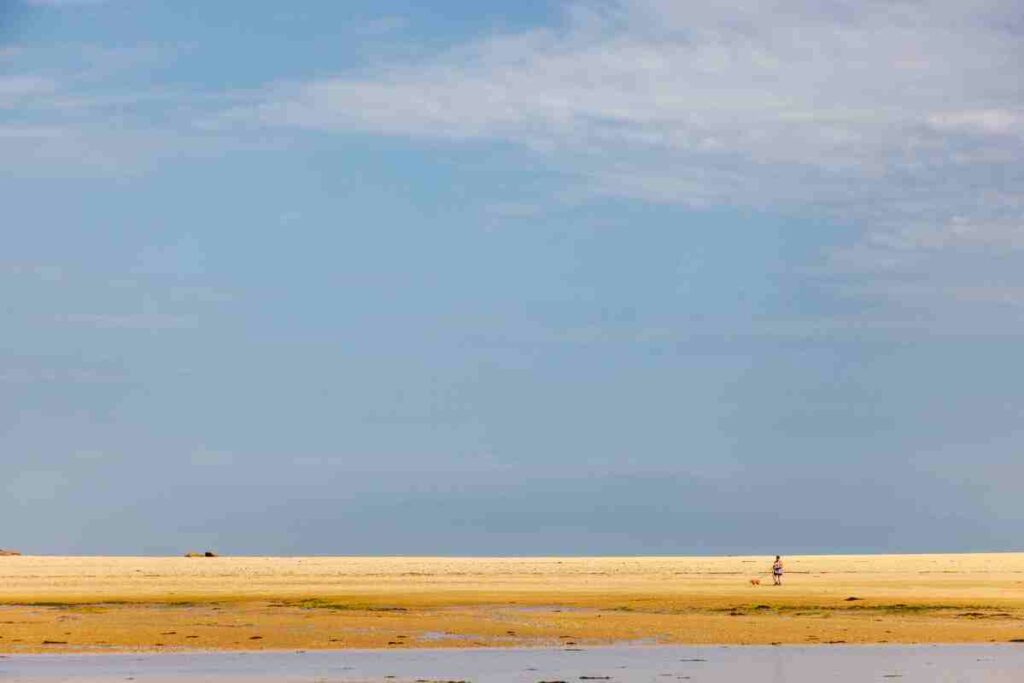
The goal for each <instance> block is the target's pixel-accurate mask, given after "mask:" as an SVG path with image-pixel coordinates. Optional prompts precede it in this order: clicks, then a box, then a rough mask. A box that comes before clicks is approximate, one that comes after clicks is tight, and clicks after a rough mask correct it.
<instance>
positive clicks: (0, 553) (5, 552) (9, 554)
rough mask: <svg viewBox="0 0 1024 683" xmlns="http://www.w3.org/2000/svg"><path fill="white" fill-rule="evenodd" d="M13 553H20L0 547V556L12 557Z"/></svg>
mask: <svg viewBox="0 0 1024 683" xmlns="http://www.w3.org/2000/svg"><path fill="white" fill-rule="evenodd" d="M15 555H21V553H20V552H18V551H17V550H4V549H3V548H0V557H13V556H15Z"/></svg>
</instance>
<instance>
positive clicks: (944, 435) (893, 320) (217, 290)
mask: <svg viewBox="0 0 1024 683" xmlns="http://www.w3.org/2000/svg"><path fill="white" fill-rule="evenodd" d="M0 160H2V164H0V207H2V211H0V238H2V240H0V245H2V248H0V519H3V520H4V523H3V524H2V525H0V547H6V548H16V549H19V550H21V551H23V552H30V553H44V554H125V555H142V554H179V553H182V552H185V551H189V550H206V549H214V550H217V551H219V552H222V553H228V554H251V555H277V554H304V555H358V554H389V555H453V554H460V555H618V554H649V555H666V554H734V553H740V554H748V553H749V554H757V553H759V554H776V553H782V554H789V553H813V552H819V553H827V552H929V551H938V552H946V551H949V552H952V551H981V550H1018V549H1022V544H1024V540H1022V538H1024V536H1022V535H1021V529H1022V528H1024V499H1022V498H1021V497H1020V495H1019V492H1020V482H1021V481H1022V480H1024V452H1022V448H1021V445H1022V441H1024V438H1022V437H1024V390H1022V386H1021V380H1022V378H1024V371H1022V370H1021V363H1020V354H1021V348H1022V347H1021V344H1022V342H1024V163H1022V162H1024V8H1022V6H1021V5H1020V3H1018V2H1016V0H966V1H964V0H900V1H898V2H893V1H891V0H886V1H884V2H883V1H875V0H829V1H827V2H821V1H812V0H770V1H768V2H761V3H749V2H741V1H739V0H735V1H732V0H728V1H724V2H715V3H703V2H689V1H687V0H567V1H565V2H553V1H546V0H520V1H519V2H515V3H477V2H461V1H456V0H431V2H413V0H372V1H370V0H365V1H364V0H345V1H343V2H339V1H331V0H295V1H294V2H287V3H284V2H274V1H268V2H251V1H248V0H221V1H218V2H209V0H173V1H172V0H0Z"/></svg>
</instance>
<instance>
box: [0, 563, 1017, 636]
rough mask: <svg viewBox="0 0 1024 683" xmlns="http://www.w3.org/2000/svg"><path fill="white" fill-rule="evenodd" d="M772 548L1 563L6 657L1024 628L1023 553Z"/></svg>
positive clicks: (978, 632)
mask: <svg viewBox="0 0 1024 683" xmlns="http://www.w3.org/2000/svg"><path fill="white" fill-rule="evenodd" d="M771 559H772V558H769V557H700V558H695V557H679V558H667V557H650V558H526V559H514V558H510V559H496V558H326V557H309V558H248V557H247V558H152V557H143V558H133V557H30V556H29V557H3V558H0V652H4V653H38V652H45V653H62V652H120V651H176V650H184V649H190V650H191V649H195V650H263V649H266V650H273V649H338V648H391V649H402V648H437V647H445V648H450V647H494V646H498V647H523V646H527V647H550V646H560V647H564V648H574V647H577V646H579V647H583V646H596V645H610V644H698V645H702V644H709V645H710V644H751V645H754V644H758V645H770V644H801V645H813V644H827V643H832V644H838V643H847V644H855V643H903V644H911V643H990V642H995V643H1005V642H1012V641H1015V640H1018V639H1024V554H1021V553H1003V554H970V555H874V556H806V557H800V556H791V557H786V558H785V560H786V569H787V573H786V576H785V582H784V585H783V586H782V587H774V586H771V585H770V584H771V579H770V577H769V576H768V569H769V567H770V563H771ZM755 578H759V579H761V585H760V586H754V585H752V584H751V579H755Z"/></svg>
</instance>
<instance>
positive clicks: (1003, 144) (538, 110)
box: [222, 0, 1024, 304]
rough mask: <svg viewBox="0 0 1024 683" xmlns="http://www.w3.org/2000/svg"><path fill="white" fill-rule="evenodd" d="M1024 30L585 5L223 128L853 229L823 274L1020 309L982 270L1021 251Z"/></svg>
mask: <svg viewBox="0 0 1024 683" xmlns="http://www.w3.org/2000/svg"><path fill="white" fill-rule="evenodd" d="M1022 29H1024V17H1022V14H1021V12H1020V10H1019V6H1017V5H1016V4H1015V3H1014V2H1012V1H1009V0H982V1H979V2H966V3H964V2H950V1H948V0H907V1H904V2H896V3H893V2H861V1H856V2H854V1H852V0H851V1H848V2H847V1H841V0H840V1H835V2H827V3H820V2H805V1H802V0H796V1H789V0H777V1H776V2H769V3H757V4H756V6H755V5H751V4H750V3H741V2H735V3H731V2H725V3H713V4H712V5H710V6H705V4H703V3H682V2H674V1H672V0H618V1H615V2H584V3H578V4H575V5H573V6H572V7H571V8H570V9H569V10H568V11H567V14H566V17H565V21H564V24H563V25H562V26H560V27H557V28H547V29H537V30H532V31H527V32H522V33H517V34H505V35H493V36H489V37H486V38H483V39H480V40H478V41H475V42H472V43H469V44H465V45H459V46H455V47H453V48H452V49H450V50H448V51H447V52H445V53H444V54H439V55H437V56H436V58H435V59H433V60H432V61H427V62H421V63H415V64H413V63H397V64H389V65H386V66H377V67H371V68H368V69H366V70H365V71H363V72H362V73H359V74H352V73H349V74H344V75H340V76H336V77H329V78H317V79H313V80H308V81H305V82H294V83H287V84H278V85H275V86H273V87H270V88H268V89H267V90H266V91H265V92H264V93H263V94H262V95H261V96H260V97H259V98H257V101H254V102H252V103H250V104H248V105H245V106H241V107H238V108H234V109H232V110H230V111H229V112H227V113H225V114H223V115H222V121H230V122H231V123H232V124H233V125H234V124H238V123H240V122H244V123H247V124H249V125H257V126H261V127H265V126H269V127H281V128H293V129H294V128H298V129H312V130H317V131H351V130H359V131H366V132H371V133H377V134H383V135H395V136H410V137H414V138H435V139H437V138H440V139H448V140H458V141H466V140H469V141H472V140H487V141H499V142H504V143H509V144H514V145H521V146H524V147H526V148H529V149H531V150H534V151H536V152H537V153H539V154H542V155H545V156H546V158H548V159H549V160H550V161H551V163H554V164H558V165H561V166H564V167H567V168H569V169H571V170H573V171H574V172H575V173H576V174H577V177H579V178H582V179H584V180H585V182H586V186H587V187H588V188H589V190H590V191H592V192H595V193H599V194H602V195H607V194H612V195H620V196H628V197H634V198H638V199H642V200H646V201H653V202H664V203H676V204H680V205H687V206H693V207H708V206H731V207H753V208H759V209H761V208H767V209H771V210H783V211H796V212H808V211H810V212H814V213H816V214H818V215H822V216H824V217H826V218H827V219H828V220H832V221H839V222H843V223H847V224H853V225H857V226H859V228H860V231H861V239H860V240H859V241H858V242H857V243H855V244H851V245H846V246H844V247H843V248H841V249H837V250H836V251H835V252H834V253H833V254H831V255H830V264H829V269H830V271H831V272H833V273H835V272H841V273H850V272H854V273H861V274H863V273H870V274H872V275H873V276H876V277H883V278H884V277H887V276H888V275H891V274H893V273H898V274H899V275H900V276H901V277H905V276H907V275H911V276H913V277H916V278H922V277H926V276H927V277H931V276H932V275H935V274H937V275H938V277H939V278H940V280H941V283H940V284H941V285H942V286H943V287H945V288H946V289H950V288H951V289H952V290H954V292H961V293H962V291H966V292H968V293H969V296H970V297H971V298H973V299H975V300H977V299H978V298H981V299H984V300H986V301H989V302H994V303H1005V300H1006V296H1007V293H1008V292H1012V293H1013V294H1012V297H1013V299H1014V300H1015V301H1024V300H1021V299H1018V298H1017V294H1016V291H1017V289H1018V288H1019V287H1020V286H1022V285H1024V280H1017V279H1014V278H1010V280H1011V281H1002V280H1000V281H998V282H992V281H991V280H986V279H984V278H982V279H980V280H979V273H978V270H977V263H976V261H977V256H978V255H979V254H980V255H982V256H983V257H984V256H991V255H992V254H993V253H996V254H1005V253H1007V252H1019V251H1020V250H1021V248H1022V247H1024V222H1022V219H1021V215H1022V214H1021V210H1022V208H1024V165H1022V164H1021V163H1020V161H1021V159H1022V158H1024V86H1022V83H1024V80H1022V79H1021V78H1020V76H1021V65H1022V64H1024V40H1021V38H1022V33H1024V30H1022ZM951 255H952V256H951ZM1017 265H1021V264H1017ZM988 274H989V275H991V272H989V273H988ZM875 286H876V288H877V283H876V285H875ZM939 289H941V288H939ZM936 291H938V289H937V290H936ZM989 292H991V293H992V297H989V296H988V294H987V293H989ZM858 294H859V295H872V291H871V289H870V288H863V289H861V290H860V291H859V292H858ZM889 294H890V295H891V296H893V297H899V296H900V295H901V294H900V292H898V291H897V290H896V289H892V290H891V291H889ZM947 294H948V292H947V293H938V294H936V296H935V297H934V299H935V300H934V301H933V302H932V303H933V304H938V303H940V302H949V301H950V300H951V299H950V297H949V296H947Z"/></svg>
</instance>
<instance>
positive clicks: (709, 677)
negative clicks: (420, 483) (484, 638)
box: [0, 645, 1024, 683]
mask: <svg viewBox="0 0 1024 683" xmlns="http://www.w3.org/2000/svg"><path fill="white" fill-rule="evenodd" d="M1021 671H1024V647H1018V646H1007V645H1003V646H997V645H989V646H979V645H968V646H964V645H940V646H832V647H818V648H807V647H791V648H783V647H776V648H772V647H747V648H723V647H704V648H694V647H671V646H669V647H617V648H594V649H586V650H582V651H567V650H564V649H558V650H553V649H544V650H523V649H501V650H493V649H475V650H406V651H404V652H384V653H382V652H380V651H379V650H371V651H368V650H347V651H334V652H305V653H295V652H287V653H285V652H272V653H267V652H264V653H212V654H211V653H207V654H177V655H173V654H172V655H144V656H135V655H99V656H96V655H85V656H81V655H79V656H75V655H64V656H53V655H20V656H15V657H9V658H7V659H0V678H3V680H5V681H12V683H13V682H23V683H29V682H32V683H56V682H57V681H68V680H73V681H76V682H78V683H86V682H89V681H115V680H116V681H124V680H135V681H140V682H143V681H144V682H146V683H177V682H179V681H185V680H203V681H219V682H221V683H235V682H241V681H281V682H296V683H298V682H299V681H302V682H306V681H398V682H402V681H408V682H412V681H416V682H417V683H440V682H443V681H448V682H453V681H470V680H477V681H488V682H489V683H527V682H529V683H536V682H537V681H581V680H583V681H586V680H590V681H612V682H618V683H631V682H639V681H644V682H648V681H687V680H694V681H703V682H704V683H716V682H717V683H733V682H734V681H745V680H758V681H766V682H767V683H819V682H820V681H832V682H833V683H847V682H849V683H853V682H854V681H857V682H860V681H886V680H894V681H899V683H933V682H934V681H940V680H941V681H970V682H977V683H1011V682H1014V683H1015V682H1017V681H1019V680H1020V676H1021V673H1020V672H1021Z"/></svg>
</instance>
